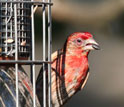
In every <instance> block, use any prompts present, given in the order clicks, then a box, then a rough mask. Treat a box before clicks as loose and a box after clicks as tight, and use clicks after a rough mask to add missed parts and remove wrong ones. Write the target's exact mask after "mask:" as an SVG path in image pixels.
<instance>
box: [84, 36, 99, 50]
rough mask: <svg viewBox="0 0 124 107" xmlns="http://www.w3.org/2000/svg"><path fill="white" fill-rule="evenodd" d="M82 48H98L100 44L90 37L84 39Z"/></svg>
mask: <svg viewBox="0 0 124 107" xmlns="http://www.w3.org/2000/svg"><path fill="white" fill-rule="evenodd" d="M84 50H100V46H99V44H98V43H97V42H96V41H95V40H94V39H93V38H90V39H88V40H86V41H85V46H84Z"/></svg>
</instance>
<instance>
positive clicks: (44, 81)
mask: <svg viewBox="0 0 124 107" xmlns="http://www.w3.org/2000/svg"><path fill="white" fill-rule="evenodd" d="M43 2H45V0H43ZM45 13H46V10H45V4H43V61H46V16H45ZM43 107H46V71H45V63H43Z"/></svg>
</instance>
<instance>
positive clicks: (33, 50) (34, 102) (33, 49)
mask: <svg viewBox="0 0 124 107" xmlns="http://www.w3.org/2000/svg"><path fill="white" fill-rule="evenodd" d="M32 1H33V0H32ZM33 9H34V6H33V5H32V6H31V17H32V18H31V21H32V55H31V56H32V61H35V37H34V36H35V35H34V12H33ZM32 73H33V107H36V96H35V93H36V84H35V65H34V64H33V65H32Z"/></svg>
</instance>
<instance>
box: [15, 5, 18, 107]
mask: <svg viewBox="0 0 124 107" xmlns="http://www.w3.org/2000/svg"><path fill="white" fill-rule="evenodd" d="M14 22H15V60H16V61H17V60H18V37H17V4H14ZM15 72H16V107H19V90H18V87H19V86H18V85H19V84H18V63H16V64H15Z"/></svg>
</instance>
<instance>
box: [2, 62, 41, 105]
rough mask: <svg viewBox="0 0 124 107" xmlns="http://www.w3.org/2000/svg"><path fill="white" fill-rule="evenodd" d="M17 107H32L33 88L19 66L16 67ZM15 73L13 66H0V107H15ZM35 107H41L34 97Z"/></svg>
mask: <svg viewBox="0 0 124 107" xmlns="http://www.w3.org/2000/svg"><path fill="white" fill-rule="evenodd" d="M18 77H19V81H18V84H19V88H18V90H19V107H33V88H32V84H31V82H30V79H29V78H28V75H27V74H26V72H25V70H24V69H23V68H22V66H21V65H19V66H18ZM16 101H17V99H16V73H15V65H14V64H10V65H9V64H1V65H0V107H16ZM36 107H41V106H40V103H39V101H38V99H37V97H36Z"/></svg>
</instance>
